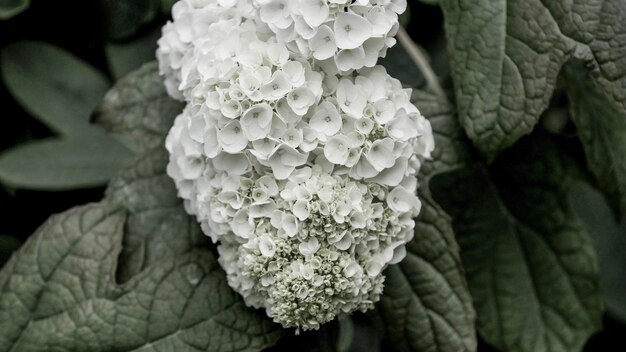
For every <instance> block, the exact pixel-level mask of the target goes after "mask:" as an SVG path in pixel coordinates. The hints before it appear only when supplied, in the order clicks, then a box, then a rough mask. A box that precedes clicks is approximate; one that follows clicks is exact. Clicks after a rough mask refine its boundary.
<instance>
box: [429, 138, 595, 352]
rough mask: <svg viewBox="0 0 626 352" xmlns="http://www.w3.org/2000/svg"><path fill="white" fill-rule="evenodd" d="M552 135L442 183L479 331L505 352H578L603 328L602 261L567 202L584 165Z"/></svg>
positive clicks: (438, 190) (437, 186) (438, 184)
mask: <svg viewBox="0 0 626 352" xmlns="http://www.w3.org/2000/svg"><path fill="white" fill-rule="evenodd" d="M570 150H571V147H569V146H568V147H560V146H559V145H556V143H555V142H553V141H551V140H548V139H547V138H546V137H545V136H541V135H538V136H535V138H527V139H525V140H524V143H520V145H519V146H517V147H516V148H514V150H512V151H511V152H510V153H507V154H505V155H503V156H502V159H501V160H498V161H497V162H496V164H495V165H494V166H493V167H492V168H491V169H490V170H487V169H486V168H485V167H484V166H483V165H481V164H479V163H472V164H470V166H467V167H465V168H463V169H460V170H458V171H455V172H453V173H449V174H446V175H441V176H438V177H437V178H436V179H435V180H434V183H433V187H434V190H433V193H434V194H437V195H438V197H437V198H436V199H437V200H438V201H440V204H442V206H443V208H444V209H446V210H447V211H449V213H450V215H451V216H452V218H453V219H454V221H453V225H454V230H455V233H456V235H457V240H458V241H459V244H460V245H461V249H462V250H461V255H462V258H463V264H464V265H465V270H466V273H467V279H468V282H469V287H470V291H471V293H472V298H473V300H474V306H475V307H476V311H477V313H478V320H477V326H478V331H479V333H480V334H481V335H482V337H483V338H484V339H485V340H486V341H487V342H488V343H489V344H491V345H493V346H495V347H496V348H498V349H500V350H503V351H511V352H518V351H519V352H527V351H528V352H542V351H552V352H557V351H563V352H569V351H578V350H581V349H582V347H583V345H584V343H585V342H586V340H587V339H588V338H589V337H590V336H591V335H592V334H593V333H594V332H596V331H598V330H599V329H600V327H601V317H602V302H601V294H600V286H599V278H598V267H597V263H596V255H595V252H594V250H593V246H592V243H591V241H590V239H589V237H588V235H587V232H586V231H585V228H584V226H583V224H582V222H581V221H580V219H579V218H578V217H577V216H576V213H575V212H574V210H573V208H572V206H571V203H570V201H569V198H568V195H569V191H570V189H571V185H572V183H573V182H574V181H575V180H576V179H577V178H578V177H579V175H578V165H577V163H576V161H575V160H574V159H572V157H570V156H569V151H570Z"/></svg>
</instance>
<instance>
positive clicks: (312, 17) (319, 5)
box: [300, 0, 329, 28]
mask: <svg viewBox="0 0 626 352" xmlns="http://www.w3.org/2000/svg"><path fill="white" fill-rule="evenodd" d="M300 5H301V9H300V13H301V14H302V17H303V18H304V20H305V21H306V23H308V24H309V26H311V27H313V28H317V27H319V26H320V25H321V24H322V23H324V22H326V20H327V19H328V14H329V9H328V5H327V4H326V2H325V1H323V0H304V1H302V2H301V4H300Z"/></svg>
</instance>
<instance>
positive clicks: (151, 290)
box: [0, 200, 278, 352]
mask: <svg viewBox="0 0 626 352" xmlns="http://www.w3.org/2000/svg"><path fill="white" fill-rule="evenodd" d="M126 220H127V214H126V211H125V209H124V207H122V206H120V205H117V204H115V202H110V201H107V200H105V201H103V202H101V203H97V204H92V205H87V206H83V207H79V208H75V209H73V210H70V211H68V212H65V213H63V214H60V215H57V216H54V217H52V218H51V219H50V220H49V221H48V222H47V223H46V224H44V225H43V226H42V227H41V228H40V229H39V230H38V231H37V232H36V233H35V234H34V235H33V236H31V237H30V238H29V240H28V241H27V242H26V244H25V245H24V246H23V247H22V249H20V250H19V251H18V252H17V253H16V254H15V255H14V256H13V257H12V259H11V260H10V261H9V263H8V264H7V265H6V266H5V268H4V269H3V270H2V272H0V331H2V334H0V350H3V351H50V350H55V351H90V352H97V351H254V350H260V349H261V348H263V347H265V346H268V345H271V344H272V343H274V342H275V340H276V339H277V338H278V330H277V329H276V326H275V325H274V324H273V323H271V322H270V320H269V319H267V318H265V317H263V315H262V314H260V313H256V312H254V311H253V310H251V309H249V308H246V307H245V305H244V303H243V301H242V300H241V298H240V297H239V296H238V295H237V294H236V293H235V292H234V291H232V290H231V289H230V288H229V287H228V284H227V283H226V277H225V274H224V273H223V272H222V271H221V270H220V268H219V266H218V264H217V261H216V259H215V257H214V256H213V255H212V254H211V253H210V252H209V251H207V250H206V249H204V250H203V249H194V250H190V251H188V252H187V253H185V254H181V255H178V256H176V257H172V256H167V255H164V256H162V257H160V258H159V260H158V262H156V263H154V264H153V265H151V266H149V267H147V268H146V269H145V270H143V271H141V272H140V273H139V274H138V275H136V276H134V277H133V278H132V279H131V280H130V281H128V282H126V283H124V284H121V285H120V284H118V283H116V281H115V270H116V266H117V255H118V254H119V253H120V251H121V250H122V238H123V236H124V224H125V221H126ZM171 221H172V222H171V223H170V224H169V225H168V226H169V228H170V230H171V231H175V232H177V231H178V230H179V226H178V225H179V222H178V221H176V220H175V219H172V220H171Z"/></svg>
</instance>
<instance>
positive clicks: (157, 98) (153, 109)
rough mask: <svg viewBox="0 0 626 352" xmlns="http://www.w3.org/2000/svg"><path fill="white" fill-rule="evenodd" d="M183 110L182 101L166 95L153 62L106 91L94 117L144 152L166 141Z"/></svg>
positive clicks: (132, 147)
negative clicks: (174, 122)
mask: <svg viewBox="0 0 626 352" xmlns="http://www.w3.org/2000/svg"><path fill="white" fill-rule="evenodd" d="M182 109H183V104H182V103H180V102H178V101H176V100H174V99H172V98H170V97H169V96H168V95H167V92H166V91H165V87H164V86H163V83H162V79H161V77H160V76H159V73H158V68H157V64H156V63H154V62H153V63H149V64H145V65H144V66H142V67H141V68H140V69H139V70H136V71H134V72H133V73H131V74H129V75H128V76H126V77H124V78H123V79H122V80H120V81H119V82H118V83H117V84H116V85H115V86H114V87H113V89H111V90H110V91H109V92H108V93H107V94H106V96H105V97H104V100H103V101H102V103H101V104H100V106H99V107H98V108H97V109H96V111H95V113H94V115H93V120H94V121H95V122H96V123H98V124H100V125H102V126H104V127H105V128H106V129H107V130H108V131H109V132H111V133H113V134H114V135H117V136H119V137H120V139H121V140H122V141H123V142H124V143H125V144H126V145H127V146H128V147H129V148H131V149H132V150H133V151H135V152H138V153H141V152H144V151H147V150H151V149H153V148H155V147H156V146H158V145H161V144H162V143H163V140H164V138H165V135H166V134H167V131H168V130H169V128H170V127H171V126H172V123H173V121H174V118H175V117H176V115H178V114H179V113H180V112H181V111H182Z"/></svg>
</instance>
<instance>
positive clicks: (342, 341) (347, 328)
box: [337, 316, 354, 352]
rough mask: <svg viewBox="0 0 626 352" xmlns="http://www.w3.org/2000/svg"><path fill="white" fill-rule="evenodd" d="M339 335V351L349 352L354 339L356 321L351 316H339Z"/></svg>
mask: <svg viewBox="0 0 626 352" xmlns="http://www.w3.org/2000/svg"><path fill="white" fill-rule="evenodd" d="M337 320H339V336H338V337H337V352H348V351H349V350H350V346H352V343H353V341H354V323H353V322H352V318H350V317H349V316H342V317H339V318H338V319H337Z"/></svg>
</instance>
